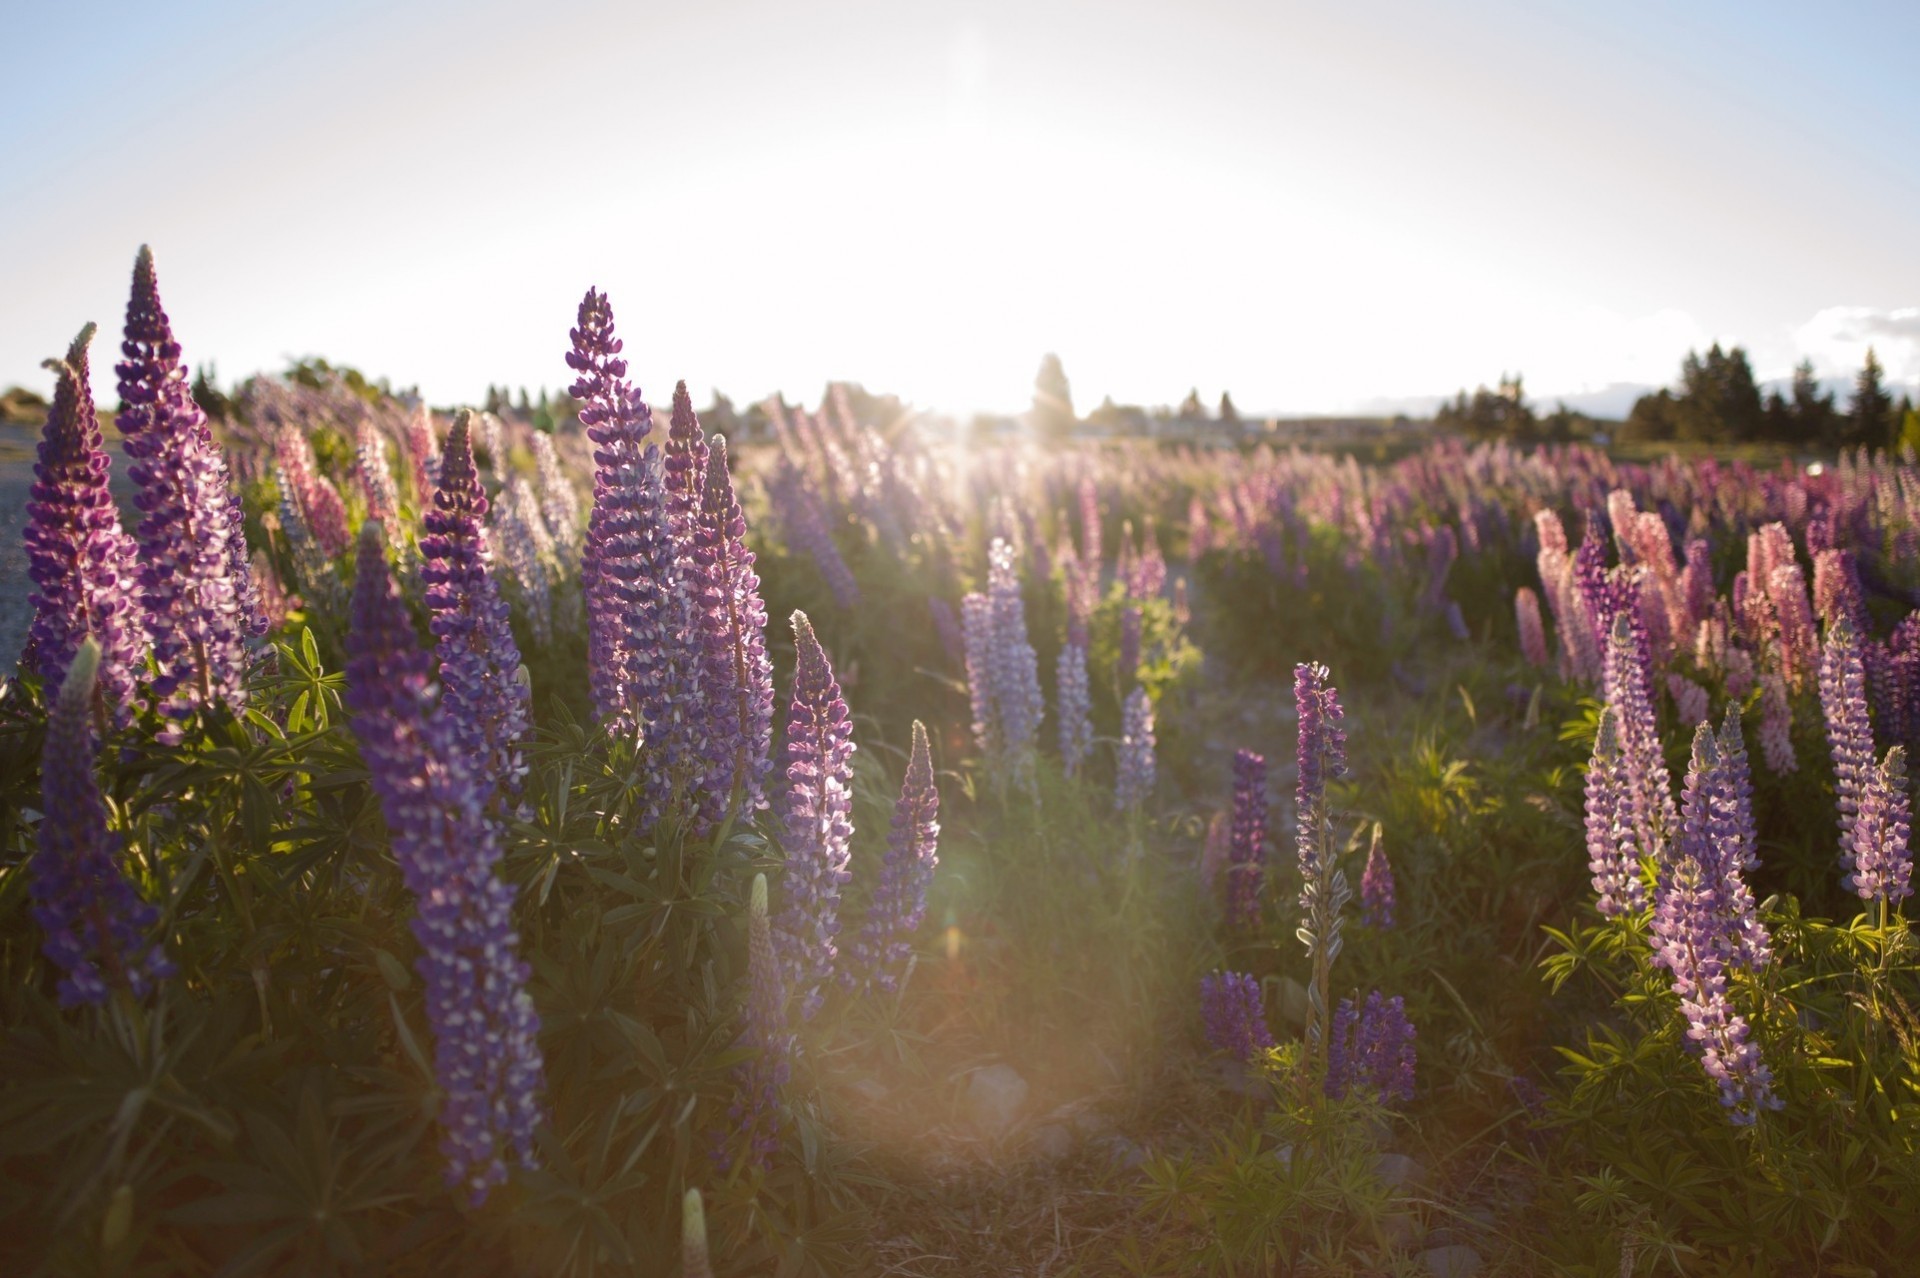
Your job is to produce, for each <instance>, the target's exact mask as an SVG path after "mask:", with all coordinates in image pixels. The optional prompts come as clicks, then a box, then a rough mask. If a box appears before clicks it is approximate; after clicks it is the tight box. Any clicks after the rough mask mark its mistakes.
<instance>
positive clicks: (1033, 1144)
mask: <svg viewBox="0 0 1920 1278" xmlns="http://www.w3.org/2000/svg"><path fill="white" fill-rule="evenodd" d="M1074 1143H1075V1142H1074V1139H1073V1133H1072V1132H1071V1131H1068V1130H1067V1129H1066V1128H1065V1127H1063V1126H1061V1125H1060V1124H1059V1123H1045V1124H1042V1125H1041V1126H1039V1127H1036V1128H1034V1129H1033V1134H1032V1135H1030V1136H1028V1137H1027V1150H1028V1152H1029V1153H1031V1154H1032V1155H1033V1156H1034V1157H1035V1158H1036V1159H1038V1160H1039V1161H1040V1162H1043V1163H1059V1162H1065V1161H1066V1160H1067V1159H1068V1158H1071V1157H1072V1156H1073V1146H1074Z"/></svg>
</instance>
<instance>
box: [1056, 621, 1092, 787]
mask: <svg viewBox="0 0 1920 1278" xmlns="http://www.w3.org/2000/svg"><path fill="white" fill-rule="evenodd" d="M1054 682H1055V685H1056V691H1055V693H1054V700H1055V703H1056V704H1055V707H1054V708H1055V717H1056V718H1057V719H1058V720H1059V721H1060V762H1061V764H1062V765H1063V766H1064V768H1065V771H1066V774H1067V775H1068V776H1069V777H1075V776H1078V775H1080V769H1081V768H1082V767H1084V766H1085V765H1086V761H1087V757H1088V756H1089V755H1091V754H1092V753H1093V704H1092V700H1091V693H1090V692H1089V690H1088V687H1087V650H1086V649H1085V648H1084V647H1082V646H1081V645H1079V644H1076V643H1067V644H1063V645H1062V646H1061V648H1060V657H1059V659H1058V661H1057V662H1056V664H1055V666H1054Z"/></svg>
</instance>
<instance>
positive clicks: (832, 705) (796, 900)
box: [774, 612, 854, 1019]
mask: <svg viewBox="0 0 1920 1278" xmlns="http://www.w3.org/2000/svg"><path fill="white" fill-rule="evenodd" d="M793 635H794V647H795V662H796V665H795V669H794V675H793V699H792V701H791V702H790V703H789V704H788V708H787V724H786V740H785V744H784V745H783V746H782V749H781V755H780V763H781V773H782V779H783V780H784V782H785V786H784V788H783V789H782V791H781V793H780V795H779V798H778V799H777V800H776V804H775V807H776V812H777V815H778V816H779V818H780V828H781V834H780V845H781V848H782V849H783V850H784V851H785V853H786V875H785V877H784V878H783V879H782V881H781V889H782V893H783V895H784V896H785V898H786V904H785V905H784V906H783V907H782V908H781V911H780V917H779V918H778V919H776V920H775V921H774V933H775V949H776V951H777V953H778V954H779V957H780V964H781V970H782V971H783V972H784V973H785V974H786V980H787V984H788V986H789V988H790V990H791V992H792V993H793V994H795V995H797V996H798V997H799V998H800V999H801V1015H802V1016H804V1017H807V1018H809V1019H811V1018H812V1016H813V1014H814V1012H816V1011H818V1010H819V1007H820V1002H821V994H820V984H821V982H822V981H824V980H825V979H826V977H827V975H828V974H829V973H830V972H832V971H833V965H834V956H835V954H836V947H835V944H834V938H835V937H836V936H837V935H838V933H839V931H840V889H841V887H842V886H843V885H844V884H845V883H846V882H847V880H848V879H849V878H850V877H852V876H851V875H850V874H849V873H848V872H847V857H848V854H849V845H848V840H850V839H851V838H852V837H853V751H854V744H853V721H852V719H851V717H850V716H849V715H848V714H847V703H846V701H845V699H844V698H842V697H841V695H840V684H839V681H838V680H836V679H835V678H834V675H833V665H832V663H831V662H830V661H829V660H828V659H827V653H826V650H825V649H824V648H822V647H821V646H820V641H819V640H818V639H816V638H815V637H814V633H813V623H812V622H810V621H809V620H807V614H806V613H804V612H795V613H794V614H793Z"/></svg>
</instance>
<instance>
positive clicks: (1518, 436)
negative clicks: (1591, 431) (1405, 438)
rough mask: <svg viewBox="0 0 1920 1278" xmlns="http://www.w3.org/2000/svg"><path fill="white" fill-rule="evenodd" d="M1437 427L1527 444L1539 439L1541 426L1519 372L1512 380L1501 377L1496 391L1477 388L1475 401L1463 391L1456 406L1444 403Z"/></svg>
mask: <svg viewBox="0 0 1920 1278" xmlns="http://www.w3.org/2000/svg"><path fill="white" fill-rule="evenodd" d="M1433 424H1434V425H1435V426H1438V427H1440V428H1441V429H1443V430H1457V431H1460V432H1461V433H1463V434H1467V435H1472V436H1474V437H1475V438H1478V439H1502V438H1504V439H1512V440H1517V441H1520V442H1523V443H1524V442H1528V441H1531V440H1534V439H1537V438H1539V427H1540V424H1539V421H1538V419H1537V418H1535V416H1534V413H1533V408H1532V406H1531V405H1529V404H1528V403H1527V395H1526V390H1525V388H1524V387H1523V386H1522V385H1521V379H1520V375H1519V374H1517V373H1516V374H1514V375H1513V376H1511V377H1509V376H1508V375H1507V374H1505V373H1502V374H1500V385H1499V387H1498V388H1497V389H1495V390H1488V389H1487V388H1486V387H1485V386H1479V387H1476V388H1475V389H1474V392H1473V397H1472V398H1471V399H1469V398H1468V397H1467V393H1466V392H1465V391H1464V390H1463V391H1461V392H1460V393H1459V394H1458V395H1456V396H1455V397H1454V399H1453V402H1452V403H1447V404H1442V405H1440V407H1439V408H1438V409H1437V410H1435V412H1434V414H1433Z"/></svg>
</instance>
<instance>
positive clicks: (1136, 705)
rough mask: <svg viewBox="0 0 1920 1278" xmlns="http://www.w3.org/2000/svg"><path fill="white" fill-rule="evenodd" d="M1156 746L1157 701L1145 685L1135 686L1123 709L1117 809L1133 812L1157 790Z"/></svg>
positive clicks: (1116, 780) (1116, 773)
mask: <svg viewBox="0 0 1920 1278" xmlns="http://www.w3.org/2000/svg"><path fill="white" fill-rule="evenodd" d="M1153 748H1154V739H1153V702H1152V701H1151V700H1149V699H1148V697H1147V690H1146V689H1145V688H1135V689H1134V690H1133V691H1132V692H1130V693H1128V694H1127V700H1126V704H1125V705H1123V706H1122V707H1121V708H1120V756H1119V761H1118V763H1117V764H1116V766H1115V769H1114V779H1113V806H1114V808H1115V809H1116V810H1118V811H1121V812H1132V811H1134V810H1136V809H1138V808H1139V807H1140V806H1141V805H1142V804H1144V803H1145V802H1146V801H1147V798H1148V796H1150V795H1151V794H1152V793H1153V779H1154V759H1153Z"/></svg>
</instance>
